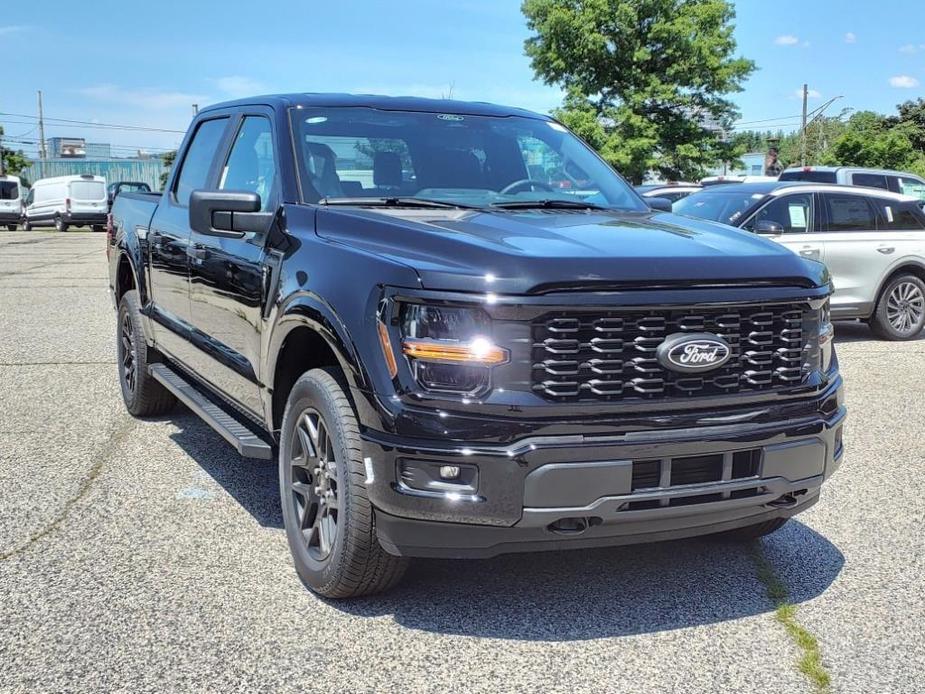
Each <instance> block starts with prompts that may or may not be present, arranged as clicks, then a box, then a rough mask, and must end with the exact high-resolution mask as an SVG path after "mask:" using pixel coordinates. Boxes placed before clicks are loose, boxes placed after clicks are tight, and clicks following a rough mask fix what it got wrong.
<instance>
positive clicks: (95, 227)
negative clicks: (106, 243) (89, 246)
mask: <svg viewBox="0 0 925 694" xmlns="http://www.w3.org/2000/svg"><path fill="white" fill-rule="evenodd" d="M93 231H95V232H96V233H97V234H99V233H102V232H104V231H106V229H105V228H104V227H103V225H102V224H94V225H93Z"/></svg>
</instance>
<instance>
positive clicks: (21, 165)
mask: <svg viewBox="0 0 925 694" xmlns="http://www.w3.org/2000/svg"><path fill="white" fill-rule="evenodd" d="M2 135H3V126H2V125H0V136H2ZM0 144H2V141H0ZM0 157H3V170H4V171H5V172H6V173H8V174H10V175H11V176H16V175H18V174H19V173H20V172H21V171H22V170H23V169H25V168H26V167H27V166H29V160H28V159H27V158H26V156H25V155H24V154H23V153H22V150H19V151H16V152H14V151H13V150H11V149H7V148H6V147H2V146H0Z"/></svg>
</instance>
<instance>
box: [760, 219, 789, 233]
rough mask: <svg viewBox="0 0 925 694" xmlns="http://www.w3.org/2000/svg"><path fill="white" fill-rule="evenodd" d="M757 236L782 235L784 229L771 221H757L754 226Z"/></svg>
mask: <svg viewBox="0 0 925 694" xmlns="http://www.w3.org/2000/svg"><path fill="white" fill-rule="evenodd" d="M755 232H756V233H758V234H783V233H784V227H783V226H782V225H780V224H778V223H777V222H775V221H774V220H771V219H759V220H758V223H757V224H756V225H755Z"/></svg>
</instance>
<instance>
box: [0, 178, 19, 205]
mask: <svg viewBox="0 0 925 694" xmlns="http://www.w3.org/2000/svg"><path fill="white" fill-rule="evenodd" d="M17 198H19V184H17V183H16V181H0V200H16V199H17Z"/></svg>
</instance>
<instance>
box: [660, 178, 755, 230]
mask: <svg viewBox="0 0 925 694" xmlns="http://www.w3.org/2000/svg"><path fill="white" fill-rule="evenodd" d="M723 188H724V190H717V189H716V188H714V189H712V190H705V191H701V192H699V193H694V194H693V195H689V196H687V197H686V198H681V199H680V200H678V201H677V202H676V203H675V204H674V205H673V206H672V211H673V212H674V213H675V214H683V215H687V216H688V217H699V218H700V219H709V220H711V221H713V222H722V223H723V224H732V225H733V226H735V225H737V223H738V221H739V220H740V219H741V218H742V213H743V212H745V210H747V209H748V208H749V207H751V206H752V205H754V204H755V203H756V202H757V201H758V200H761V199H762V198H763V197H764V193H755V192H751V193H747V192H743V191H742V190H741V189H740V188H739V186H736V185H731V186H723Z"/></svg>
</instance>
